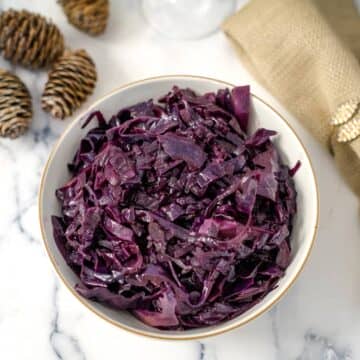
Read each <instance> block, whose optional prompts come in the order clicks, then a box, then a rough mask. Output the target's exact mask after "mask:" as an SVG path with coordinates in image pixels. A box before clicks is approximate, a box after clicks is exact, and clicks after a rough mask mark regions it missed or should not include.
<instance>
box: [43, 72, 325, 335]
mask: <svg viewBox="0 0 360 360" xmlns="http://www.w3.org/2000/svg"><path fill="white" fill-rule="evenodd" d="M182 78H187V79H195V80H196V79H197V80H199V79H200V80H208V81H212V82H216V83H218V84H219V85H225V86H227V87H230V88H232V87H235V85H233V84H231V83H228V82H226V81H223V80H218V79H215V78H210V77H206V76H196V75H163V76H154V77H149V78H146V79H142V80H137V81H133V82H130V83H127V84H125V85H122V86H120V87H118V88H115V89H114V90H112V91H111V92H109V93H108V94H106V95H104V96H102V97H101V98H99V99H98V100H97V101H95V102H94V103H93V104H92V105H91V106H89V108H94V107H95V106H96V105H97V104H100V103H101V102H102V101H104V100H105V99H106V98H108V97H110V96H111V95H113V94H114V93H116V92H118V91H120V90H124V89H126V88H129V87H132V86H134V85H138V84H141V83H144V82H149V81H152V80H162V79H182ZM251 95H252V96H253V97H254V98H256V99H257V100H259V101H260V102H262V103H263V104H264V105H265V106H267V107H268V108H269V109H271V110H272V111H273V112H274V113H275V114H277V115H278V116H279V117H280V118H281V119H282V121H283V122H284V123H285V124H286V125H287V126H288V128H289V129H290V130H291V131H292V132H293V134H294V135H295V137H296V138H297V140H298V141H299V143H300V145H301V147H302V149H303V150H304V153H305V155H306V158H307V160H308V161H309V164H310V167H311V174H312V177H313V181H314V184H315V194H316V222H315V227H314V229H313V236H312V239H311V243H310V246H309V248H308V251H307V253H306V256H305V257H304V259H303V260H302V263H301V265H300V267H299V268H298V270H297V272H296V273H295V274H294V275H293V278H292V279H291V281H290V283H289V284H288V285H287V286H286V287H285V288H284V289H283V290H282V291H281V292H280V293H279V294H277V296H276V297H275V298H274V299H273V300H272V302H271V303H270V304H268V305H267V306H266V307H264V308H262V309H259V310H258V311H257V312H254V313H253V314H252V315H249V316H248V317H247V318H244V319H243V320H242V321H240V322H238V323H233V324H230V325H227V326H226V323H225V324H224V326H223V327H221V328H219V329H217V328H214V329H211V330H206V328H204V331H203V333H201V334H193V335H192V334H186V332H179V335H177V334H176V335H170V334H166V333H164V334H161V333H155V332H151V331H145V330H138V329H134V328H132V327H130V326H127V325H123V324H120V323H118V322H117V321H114V320H113V319H111V318H110V317H108V316H106V315H104V314H103V313H102V312H101V311H99V310H97V309H96V308H94V307H93V306H91V305H89V304H88V303H87V302H86V301H85V300H84V299H83V298H82V297H81V296H80V295H79V294H78V293H77V292H76V291H75V289H74V288H73V287H72V286H71V285H70V284H69V283H68V281H67V280H66V279H65V277H64V276H63V274H62V273H61V271H60V269H59V267H58V265H57V263H56V261H55V257H54V255H53V254H52V252H51V251H50V249H49V246H48V244H47V241H46V240H45V239H46V236H45V228H44V224H43V221H42V213H43V211H42V202H43V201H42V199H43V188H44V178H45V175H46V174H47V171H48V168H49V164H50V163H51V161H52V159H53V157H54V155H55V153H56V152H57V149H58V148H59V147H60V145H61V143H62V141H63V139H64V138H65V137H66V135H67V134H68V133H69V132H70V131H71V129H72V128H73V126H74V125H75V124H76V123H77V122H78V121H80V120H81V119H82V118H83V117H84V116H85V115H86V114H87V113H88V111H89V108H88V109H87V110H85V111H84V112H82V113H81V114H80V115H79V116H77V117H76V119H74V120H73V121H72V122H71V123H70V124H69V125H68V127H67V128H66V129H65V131H64V132H63V133H62V134H61V136H60V137H59V139H58V140H57V141H56V143H55V145H54V146H53V148H52V150H51V152H50V155H49V158H48V160H47V161H46V164H45V167H44V169H43V172H42V175H41V180H40V188H39V198H38V201H39V204H38V205H39V221H40V229H41V235H42V239H43V243H44V246H45V249H46V252H47V254H48V256H49V259H50V261H51V263H52V265H53V267H54V269H55V271H56V273H57V275H58V276H59V278H60V279H61V280H62V282H63V283H64V284H65V286H66V287H67V288H68V290H69V291H70V292H71V293H72V294H73V295H74V296H75V297H76V298H77V299H78V300H79V301H80V302H81V303H82V304H83V305H84V306H85V307H86V308H87V309H88V310H90V311H91V312H93V313H94V314H96V315H97V316H99V317H100V318H102V319H103V320H105V321H107V322H109V323H111V324H113V325H115V326H117V327H118V328H121V329H123V330H127V331H129V332H132V333H134V334H137V335H143V336H146V337H150V338H155V339H162V340H196V339H202V338H207V337H210V336H215V335H220V334H223V333H225V332H228V331H230V330H233V329H236V328H238V327H240V326H243V325H245V324H247V323H248V322H250V321H251V320H254V319H256V318H258V317H259V316H260V315H262V314H263V313H265V312H266V311H267V310H269V309H270V308H271V307H272V306H273V305H274V304H275V303H276V302H278V301H279V300H280V298H281V297H283V296H284V295H285V293H286V292H287V291H288V290H289V288H290V287H291V286H292V285H293V284H294V282H295V281H296V279H297V278H298V276H299V275H300V273H301V272H302V270H303V268H304V265H305V263H306V262H307V260H308V258H309V256H310V253H311V250H312V248H313V246H314V241H315V238H316V235H317V230H318V226H319V190H318V183H317V179H316V176H315V172H314V167H313V164H312V162H311V160H310V156H309V153H308V151H307V150H306V148H305V146H304V144H303V142H302V141H301V139H300V138H299V136H298V135H297V134H296V132H295V130H294V129H293V127H292V126H291V125H290V124H289V122H288V121H287V120H286V119H284V118H283V116H282V115H281V114H280V113H279V112H278V111H277V110H275V109H274V108H273V107H272V106H271V105H269V104H268V103H267V102H265V101H264V100H262V99H261V98H260V97H258V96H257V95H254V94H253V93H251Z"/></svg>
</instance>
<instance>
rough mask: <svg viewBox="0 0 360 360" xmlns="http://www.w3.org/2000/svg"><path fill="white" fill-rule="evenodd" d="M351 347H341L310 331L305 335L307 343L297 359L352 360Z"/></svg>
mask: <svg viewBox="0 0 360 360" xmlns="http://www.w3.org/2000/svg"><path fill="white" fill-rule="evenodd" d="M352 359H353V357H352V355H351V352H350V350H349V349H346V348H340V347H337V346H335V345H334V344H332V342H331V341H330V340H329V339H328V338H326V337H324V336H321V335H318V334H315V333H314V332H312V331H308V332H307V333H306V335H305V344H304V348H303V350H302V352H301V354H300V355H299V356H298V357H297V358H296V360H352Z"/></svg>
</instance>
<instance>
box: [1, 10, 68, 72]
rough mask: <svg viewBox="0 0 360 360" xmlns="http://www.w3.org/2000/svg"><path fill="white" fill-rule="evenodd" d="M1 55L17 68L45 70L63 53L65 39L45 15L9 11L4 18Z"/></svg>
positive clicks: (2, 22)
mask: <svg viewBox="0 0 360 360" xmlns="http://www.w3.org/2000/svg"><path fill="white" fill-rule="evenodd" d="M0 51H1V52H2V53H3V56H4V58H5V59H7V60H10V61H11V62H13V63H15V64H20V65H23V66H26V67H30V68H41V67H46V66H48V65H49V64H51V63H52V62H54V61H55V60H56V58H57V57H59V56H60V55H61V54H62V53H63V51H64V39H63V36H62V34H61V32H60V30H59V29H58V28H57V27H56V25H54V24H53V23H51V22H48V21H47V20H46V19H45V18H44V17H42V16H41V15H38V14H33V13H30V12H28V11H26V10H22V11H17V10H7V11H3V12H2V13H1V14H0Z"/></svg>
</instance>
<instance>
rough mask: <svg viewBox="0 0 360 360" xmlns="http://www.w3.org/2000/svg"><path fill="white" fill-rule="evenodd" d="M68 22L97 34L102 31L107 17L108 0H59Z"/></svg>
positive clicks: (87, 31) (89, 32) (91, 33)
mask: <svg viewBox="0 0 360 360" xmlns="http://www.w3.org/2000/svg"><path fill="white" fill-rule="evenodd" d="M59 3H60V4H61V5H62V7H63V9H64V12H65V15H66V16H67V18H68V20H69V22H70V23H71V24H72V25H74V26H75V27H77V28H78V29H80V30H82V31H84V32H86V33H88V34H90V35H98V34H101V33H102V32H104V30H105V28H106V25H107V20H108V17H109V1H108V0H59Z"/></svg>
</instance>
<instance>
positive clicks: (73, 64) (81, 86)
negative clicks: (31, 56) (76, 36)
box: [41, 50, 97, 119]
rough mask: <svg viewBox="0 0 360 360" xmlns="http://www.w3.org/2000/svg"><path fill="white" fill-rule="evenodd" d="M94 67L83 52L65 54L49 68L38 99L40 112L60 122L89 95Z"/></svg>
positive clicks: (93, 83)
mask: <svg viewBox="0 0 360 360" xmlns="http://www.w3.org/2000/svg"><path fill="white" fill-rule="evenodd" d="M96 78H97V76H96V69H95V64H94V62H93V61H92V59H91V58H90V56H89V55H88V54H87V53H86V51H85V50H77V51H74V52H66V53H65V54H64V55H63V56H62V57H61V58H60V59H59V60H58V61H57V62H56V63H55V64H54V66H53V68H52V70H51V71H50V73H49V79H48V82H47V83H46V85H45V90H44V93H43V95H42V98H41V105H42V108H43V110H44V111H47V112H50V113H51V115H52V116H54V117H57V118H60V119H63V118H64V117H66V116H69V115H71V114H72V113H73V111H75V110H76V109H77V108H79V107H80V105H81V104H82V103H83V102H84V101H85V99H86V98H87V97H88V96H89V95H90V94H91V93H92V92H93V90H94V87H95V82H96Z"/></svg>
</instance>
